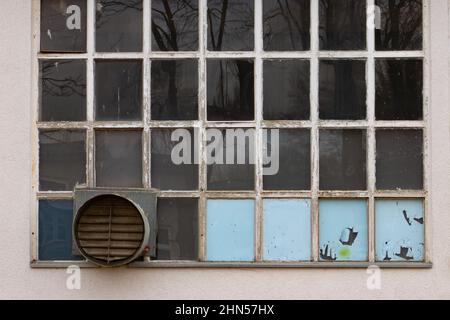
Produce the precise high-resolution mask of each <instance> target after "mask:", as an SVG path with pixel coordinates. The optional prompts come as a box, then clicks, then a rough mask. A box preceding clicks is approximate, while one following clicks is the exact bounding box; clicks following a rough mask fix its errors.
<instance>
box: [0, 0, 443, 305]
mask: <svg viewBox="0 0 450 320" xmlns="http://www.w3.org/2000/svg"><path fill="white" fill-rule="evenodd" d="M430 11H431V19H430V21H431V30H430V37H431V38H430V44H431V69H432V73H431V104H430V112H431V114H430V121H431V128H432V129H431V137H430V139H431V140H430V146H431V148H430V158H431V159H430V161H431V170H430V176H429V178H430V179H431V185H430V214H431V219H430V223H431V225H430V229H429V230H430V232H431V236H430V240H431V243H430V248H431V257H432V261H433V264H434V265H433V268H432V269H422V270H417V269H406V270H383V271H382V289H381V290H376V291H370V290H368V289H367V288H366V279H367V274H366V271H365V270H364V269H354V270H351V269H212V270H207V269H119V270H103V269H102V270H99V269H83V270H82V288H81V290H79V291H69V290H67V289H66V277H67V275H66V273H65V269H31V268H30V267H29V258H30V255H29V251H30V235H29V230H30V218H29V217H30V207H31V204H30V203H31V187H30V186H31V170H32V168H31V108H32V107H31V60H32V52H31V34H32V33H31V1H30V0H2V1H0V60H1V61H0V66H1V67H0V70H1V71H0V182H1V184H0V204H1V206H0V298H19V299H21V298H27V299H44V298H67V299H80V298H116V299H122V298H138V299H139V298H145V299H177V298H182V299H190V298H192V299H194V298H199V299H202V298H211V299H256V298H259V299H271V298H276V299H304V298H319V299H321V298H335V299H340V298H356V299H361V298H362V299H372V298H387V299H391V298H419V299H420V298H447V299H450V143H449V138H450V130H449V128H450V114H449V109H450V106H449V94H448V88H449V85H450V83H449V63H448V59H449V39H448V35H449V32H448V29H449V26H448V2H447V0H432V1H431V10H430Z"/></svg>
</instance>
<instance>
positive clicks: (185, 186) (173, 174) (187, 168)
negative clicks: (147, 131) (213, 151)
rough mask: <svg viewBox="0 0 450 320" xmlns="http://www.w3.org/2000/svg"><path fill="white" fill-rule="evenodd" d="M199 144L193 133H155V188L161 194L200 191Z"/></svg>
mask: <svg viewBox="0 0 450 320" xmlns="http://www.w3.org/2000/svg"><path fill="white" fill-rule="evenodd" d="M174 132H175V133H174ZM172 137H173V138H172ZM172 140H174V141H172ZM196 141H197V139H196V136H195V135H194V130H192V129H189V130H188V129H178V130H176V131H175V130H171V129H160V130H159V129H158V130H152V171H151V172H152V174H151V178H152V187H154V188H157V189H162V190H195V189H197V188H198V165H197V164H195V163H196V159H197V157H196V156H195V151H196V150H195V148H194V143H195V142H196ZM172 153H173V155H172Z"/></svg>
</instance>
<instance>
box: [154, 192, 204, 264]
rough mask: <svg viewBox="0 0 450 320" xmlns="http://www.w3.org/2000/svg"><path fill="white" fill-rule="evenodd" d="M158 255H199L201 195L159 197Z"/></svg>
mask: <svg viewBox="0 0 450 320" xmlns="http://www.w3.org/2000/svg"><path fill="white" fill-rule="evenodd" d="M156 259H157V260H197V259H198V200H197V199H190V198H159V199H158V236H157V246H156Z"/></svg>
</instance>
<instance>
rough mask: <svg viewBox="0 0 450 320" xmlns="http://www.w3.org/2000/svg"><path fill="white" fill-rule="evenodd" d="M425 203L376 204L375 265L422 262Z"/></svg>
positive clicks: (419, 201) (397, 201)
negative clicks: (394, 262) (376, 262)
mask: <svg viewBox="0 0 450 320" xmlns="http://www.w3.org/2000/svg"><path fill="white" fill-rule="evenodd" d="M423 213H424V212H423V201H422V200H418V199H411V200H377V201H375V255H376V261H384V262H389V261H423V260H424V241H425V240H424V215H423Z"/></svg>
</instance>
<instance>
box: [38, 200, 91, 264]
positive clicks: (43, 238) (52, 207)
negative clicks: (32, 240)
mask: <svg viewBox="0 0 450 320" xmlns="http://www.w3.org/2000/svg"><path fill="white" fill-rule="evenodd" d="M72 221H73V203H72V200H40V201H39V248H38V249H39V254H38V255H39V260H47V261H49V260H59V261H61V260H83V258H82V257H81V256H74V255H73V254H72Z"/></svg>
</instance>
